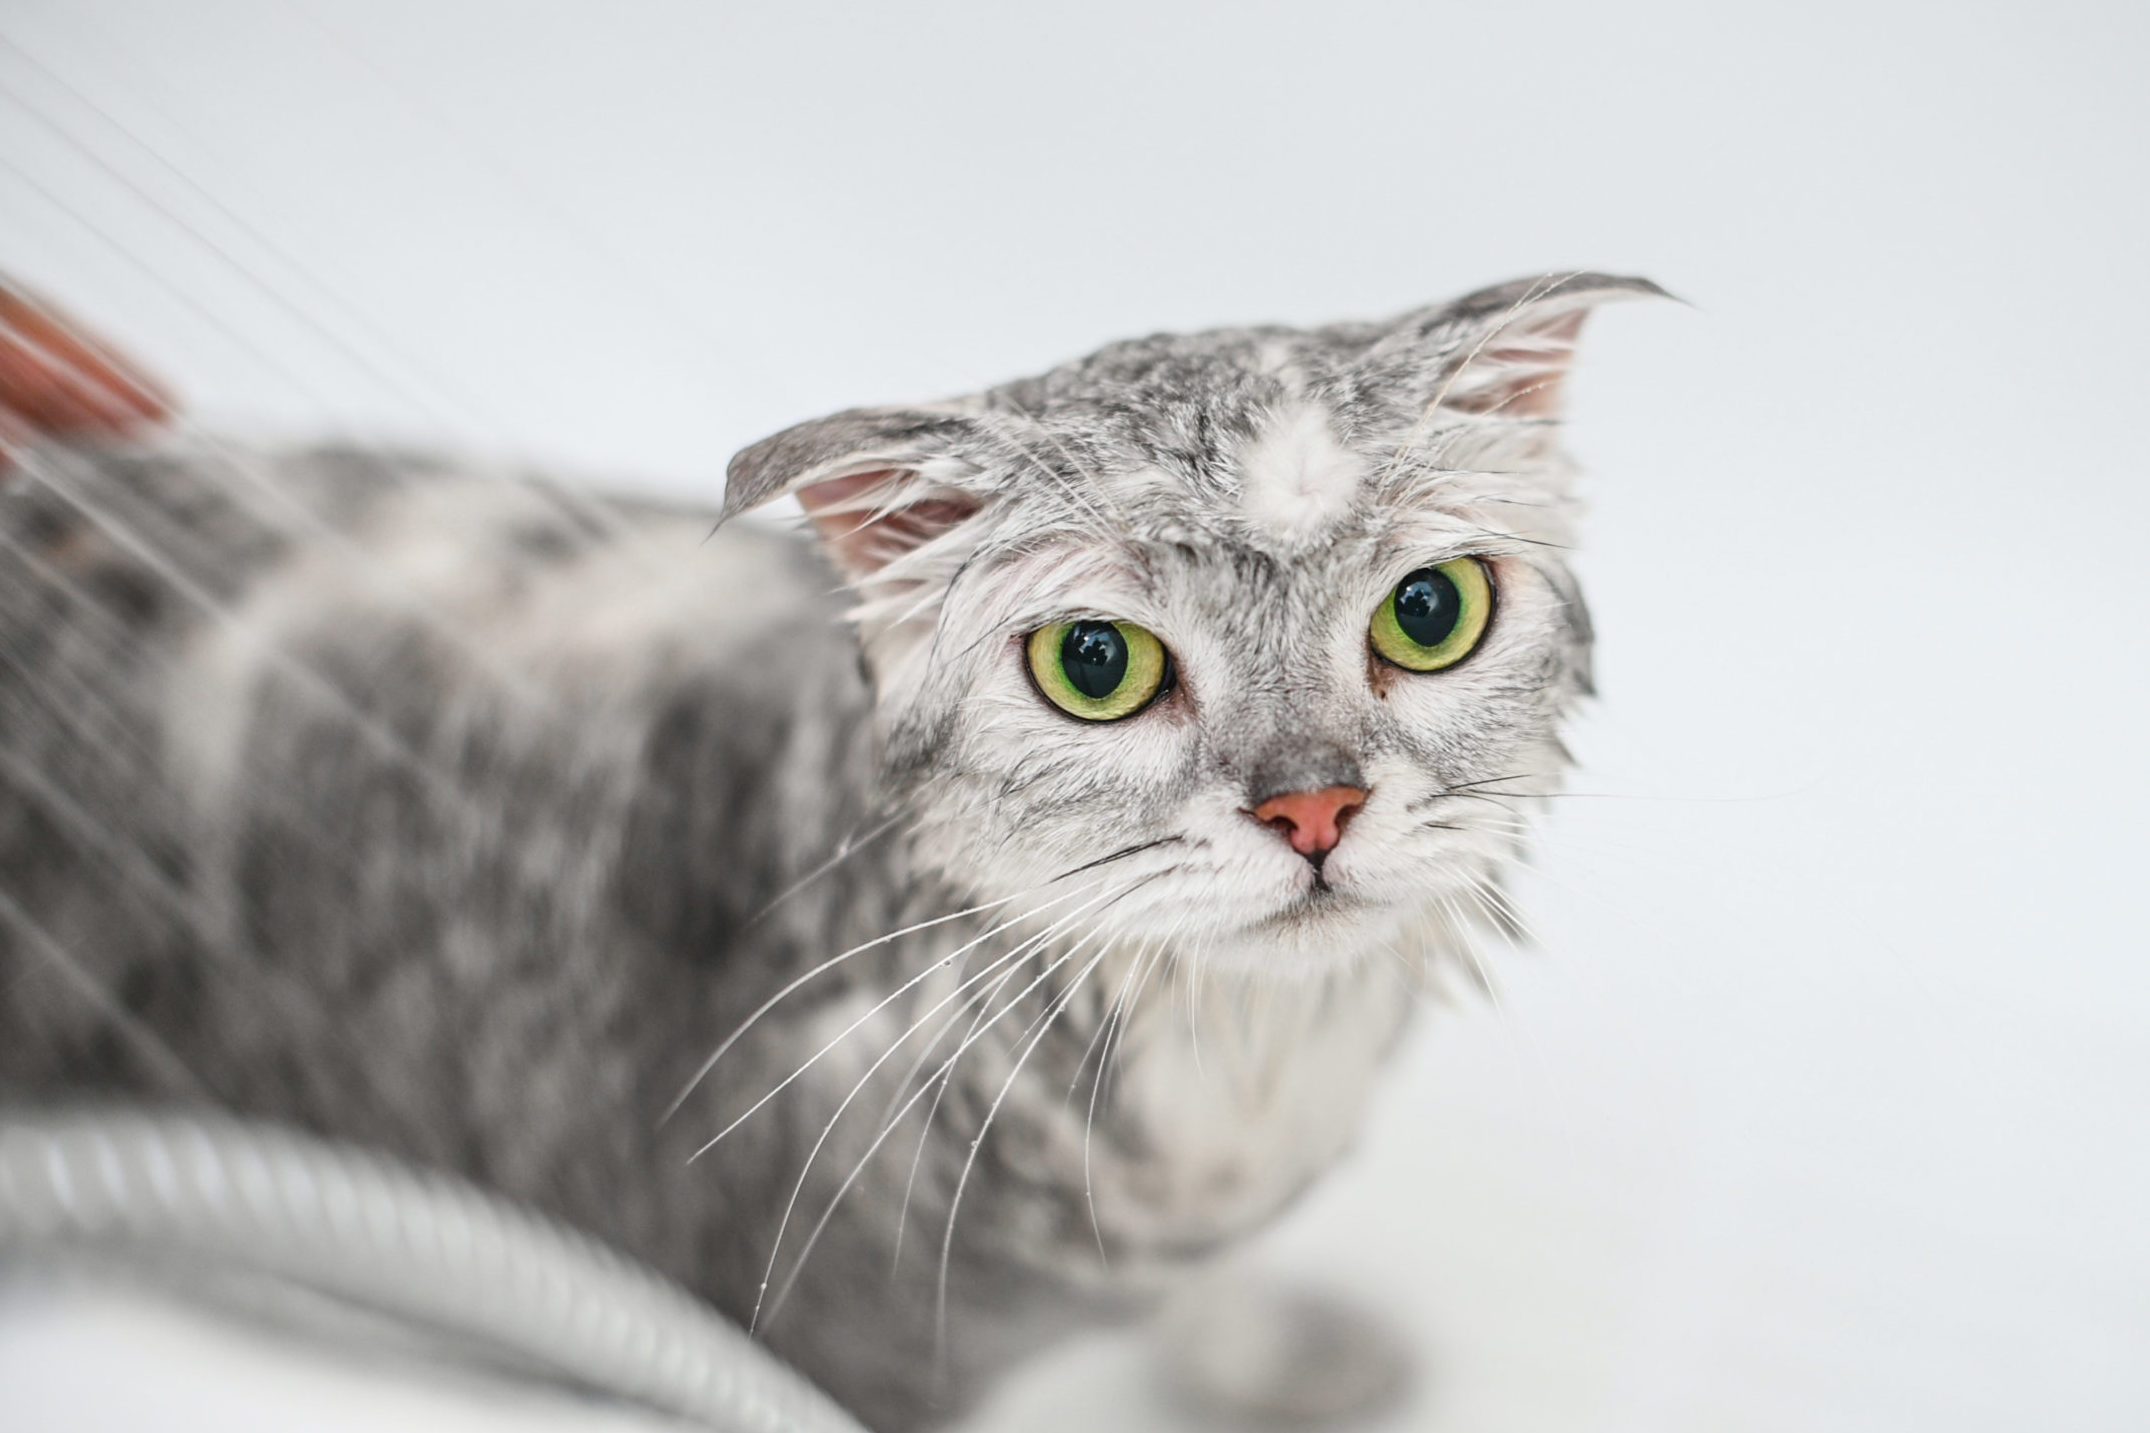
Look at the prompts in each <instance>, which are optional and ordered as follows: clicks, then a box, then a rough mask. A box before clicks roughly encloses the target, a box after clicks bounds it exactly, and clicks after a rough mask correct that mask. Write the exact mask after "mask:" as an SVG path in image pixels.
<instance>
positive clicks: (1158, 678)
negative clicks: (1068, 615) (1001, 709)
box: [1027, 622, 1172, 721]
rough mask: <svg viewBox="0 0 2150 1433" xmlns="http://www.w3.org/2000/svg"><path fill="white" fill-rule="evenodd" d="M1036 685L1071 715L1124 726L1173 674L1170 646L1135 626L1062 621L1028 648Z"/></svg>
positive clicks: (1032, 638)
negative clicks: (1124, 719)
mask: <svg viewBox="0 0 2150 1433" xmlns="http://www.w3.org/2000/svg"><path fill="white" fill-rule="evenodd" d="M1027 650H1028V652H1029V656H1030V676H1031V680H1033V681H1035V682H1036V683H1037V684H1038V690H1039V691H1041V692H1043V693H1044V694H1045V699H1046V700H1047V701H1049V702H1051V703H1052V704H1053V705H1054V706H1056V707H1058V708H1060V710H1062V711H1064V712H1066V713H1067V714H1068V715H1069V716H1074V717H1081V718H1082V719H1083V720H1084V721H1118V720H1119V719H1120V718H1122V717H1130V716H1133V715H1134V714H1135V713H1136V712H1139V711H1141V710H1142V709H1143V708H1144V707H1146V706H1148V705H1149V704H1150V699H1151V698H1153V697H1155V696H1156V695H1157V694H1158V692H1160V691H1161V690H1163V689H1164V685H1165V680H1166V678H1168V677H1169V676H1170V675H1171V674H1172V661H1171V658H1169V657H1167V656H1166V655H1165V648H1164V643H1162V642H1160V641H1158V640H1157V639H1156V638H1155V637H1153V636H1151V635H1150V634H1149V633H1148V632H1145V631H1144V630H1143V629H1142V628H1140V627H1137V626H1135V625H1134V624H1133V623H1132V622H1061V623H1057V624H1055V625H1054V626H1051V627H1040V628H1039V629H1038V630H1037V631H1035V632H1033V633H1031V634H1030V641H1029V643H1028V644H1027Z"/></svg>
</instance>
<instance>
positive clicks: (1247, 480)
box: [1237, 399, 1367, 548]
mask: <svg viewBox="0 0 2150 1433" xmlns="http://www.w3.org/2000/svg"><path fill="white" fill-rule="evenodd" d="M1237 456H1238V468H1239V485H1240V492H1239V509H1240V515H1241V517H1242V518H1243V519H1244V520H1245V521H1246V523H1247V525H1248V527H1250V528H1251V529H1252V530H1253V531H1254V532H1255V533H1256V534H1258V535H1259V536H1262V537H1266V538H1269V539H1272V540H1274V541H1276V542H1277V543H1279V544H1281V545H1283V546H1285V547H1288V548H1289V547H1298V546H1302V545H1304V544H1307V543H1310V542H1314V541H1318V540H1319V539H1320V538H1321V537H1322V536H1324V535H1325V534H1327V533H1328V532H1330V531H1331V530H1332V529H1334V528H1335V527H1336V525H1337V524H1338V523H1339V522H1341V521H1342V520H1343V518H1344V517H1345V516H1346V515H1347V514H1348V513H1350V511H1351V510H1352V504H1353V502H1354V500H1355V499H1356V498H1357V497H1358V494H1359V490H1360V487H1361V486H1362V485H1363V484H1364V482H1365V481H1366V476H1367V464H1366V459H1365V458H1364V457H1363V456H1362V455H1360V454H1358V453H1355V452H1353V451H1351V450H1350V449H1349V448H1346V447H1345V446H1344V445H1343V444H1342V443H1340V442H1338V441H1337V437H1336V433H1335V429H1334V427H1333V425H1332V423H1331V420H1330V416H1329V414H1328V412H1327V410H1325V409H1324V408H1323V407H1321V405H1319V404H1317V403H1313V402H1309V401H1306V400H1303V399H1301V400H1296V401H1293V402H1289V403H1286V404H1283V405H1281V406H1280V407H1278V408H1277V409H1276V410H1275V412H1274V413H1272V414H1271V415H1270V416H1269V418H1268V421H1267V422H1266V423H1264V424H1263V425H1262V426H1261V428H1260V429H1259V430H1258V431H1257V432H1256V433H1255V434H1254V436H1253V437H1252V438H1251V439H1250V440H1248V441H1247V442H1245V443H1243V444H1241V445H1240V449H1239V453H1238V455H1237Z"/></svg>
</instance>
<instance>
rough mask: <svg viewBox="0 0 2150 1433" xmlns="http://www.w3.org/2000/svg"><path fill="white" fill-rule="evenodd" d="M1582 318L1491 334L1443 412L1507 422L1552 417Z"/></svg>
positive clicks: (1521, 325)
mask: <svg viewBox="0 0 2150 1433" xmlns="http://www.w3.org/2000/svg"><path fill="white" fill-rule="evenodd" d="M1586 317H1588V315H1587V314H1586V313H1582V312H1576V313H1570V314H1562V315H1561V316H1560V317H1559V318H1556V319H1553V320H1551V321H1550V322H1540V323H1536V324H1527V323H1522V322H1517V323H1515V324H1513V325H1512V326H1510V327H1509V328H1508V329H1506V330H1504V331H1502V332H1500V333H1497V334H1495V335H1494V336H1493V337H1492V338H1491V339H1489V340H1488V341H1487V343H1486V345H1485V347H1484V348H1481V349H1480V350H1479V351H1478V353H1477V354H1476V356H1474V357H1473V358H1472V359H1471V360H1470V363H1469V365H1468V367H1466V368H1465V369H1464V371H1463V372H1461V373H1459V374H1458V375H1457V377H1456V383H1455V387H1454V390H1453V391H1452V392H1451V393H1450V395H1449V397H1448V400H1447V406H1448V407H1451V408H1458V409H1461V410H1463V411H1465V412H1469V413H1499V414H1501V415H1503V416H1504V417H1511V418H1551V417H1554V416H1555V415H1557V414H1558V413H1559V411H1560V385H1561V383H1562V382H1563V381H1564V380H1565V379H1566V378H1567V376H1568V364H1569V363H1570V362H1571V361H1573V359H1574V357H1575V340H1576V338H1577V337H1579V336H1580V335H1581V333H1582V331H1583V320H1584V319H1585V318H1586Z"/></svg>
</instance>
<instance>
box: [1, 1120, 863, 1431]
mask: <svg viewBox="0 0 2150 1433" xmlns="http://www.w3.org/2000/svg"><path fill="white" fill-rule="evenodd" d="M25 1251H28V1252H34V1253H40V1254H50V1253H85V1254H98V1255H116V1256H119V1257H122V1258H126V1259H142V1260H150V1261H158V1262H166V1263H168V1262H170V1261H172V1260H174V1259H178V1260H181V1261H183V1262H184V1263H186V1264H187V1265H188V1266H189V1267H192V1268H211V1269H221V1270H225V1271H229V1272H237V1273H241V1274H245V1275H250V1276H254V1277H257V1278H267V1279H269V1280H272V1281H275V1282H277V1283H281V1284H288V1285H292V1286H295V1287H297V1288H299V1289H302V1290H305V1291H307V1292H310V1293H314V1294H323V1295H328V1296H330V1297H332V1298H333V1299H336V1300H339V1301H342V1302H344V1303H347V1304H350V1305H354V1306H356V1307H358V1308H360V1309H363V1310H368V1311H371V1312H374V1313H377V1314H382V1315H386V1316H388V1317H389V1318H391V1319H393V1320H397V1321H399V1322H403V1323H407V1324H412V1325H417V1326H420V1327H423V1328H425V1329H427V1330H429V1331H430V1332H432V1333H434V1334H436V1335H437V1334H446V1335H450V1336H453V1337H457V1338H461V1339H466V1340H469V1341H471V1342H473V1343H474V1344H476V1345H477V1346H478V1347H479V1348H481V1349H484V1350H486V1351H488V1352H491V1353H493V1354H495V1355H497V1356H502V1357H505V1358H507V1359H510V1360H513V1361H519V1362H521V1363H523V1364H524V1365H526V1366H530V1367H534V1368H535V1369H537V1370H539V1371H541V1372H544V1373H547V1374H549V1375H551V1376H553V1377H557V1378H559V1379H561V1380H562V1381H565V1382H568V1383H572V1384H577V1385H580V1386H582V1387H585V1388H588V1389H592V1390H596V1391H599V1392H603V1393H607V1394H611V1395H613V1396H616V1397H619V1398H622V1399H626V1400H629V1401H632V1402H635V1403H639V1404H642V1405H643V1406H645V1407H649V1408H652V1409H656V1410H659V1411H661V1412H665V1413H670V1414H673V1415H675V1416H678V1417H682V1418H686V1419H688V1420H691V1421H693V1422H696V1423H700V1424H703V1425H705V1426H707V1427H710V1428H715V1429H721V1430H724V1433H861V1430H860V1428H859V1425H858V1424H857V1423H856V1422H855V1421H854V1420H853V1419H852V1418H850V1416H849V1415H847V1414H845V1413H844V1412H843V1411H842V1410H841V1409H839V1408H838V1407H837V1406H836V1405H835V1404H834V1403H833V1402H831V1401H830V1400H829V1399H828V1397H827V1396H826V1395H824V1394H822V1393H821V1392H819V1391H818V1390H816V1389H815V1388H814V1387H813V1386H812V1385H810V1384H809V1383H808V1382H807V1381H806V1380H805V1379H804V1378H802V1377H800V1376H799V1375H798V1374H797V1373H795V1372H794V1371H792V1370H791V1369H790V1368H788V1367H786V1366H785V1365H783V1364H782V1363H780V1362H778V1361H777V1359H776V1358H774V1357H773V1356H772V1355H771V1354H769V1353H768V1351H767V1350H765V1349H763V1348H762V1347H761V1346H759V1345H758V1344H755V1343H753V1342H751V1341H750V1340H749V1339H748V1338H747V1337H746V1336H745V1334H743V1333H742V1332H741V1331H740V1330H739V1328H738V1327H737V1326H736V1325H735V1324H732V1323H731V1322H729V1321H728V1320H726V1319H725V1318H724V1317H723V1316H722V1315H720V1314H718V1313H717V1312H716V1311H715V1310H713V1309H711V1308H709V1307H708V1306H707V1305H705V1304H703V1303H702V1302H701V1301H699V1300H697V1299H695V1298H694V1297H693V1296H691V1295H690V1294H688V1293H687V1292H686V1291H685V1290H683V1289H681V1288H679V1287H678V1286H677V1285H675V1284H673V1283H671V1282H669V1281H668V1280H665V1279H663V1278H661V1277H659V1276H658V1275H656V1274H654V1273H652V1272H651V1271H650V1270H648V1269H646V1268H644V1267H643V1266H642V1265H640V1264H637V1263H635V1262H633V1261H632V1260H629V1259H627V1258H625V1257H624V1256H622V1255H620V1254H619V1253H617V1252H615V1251H613V1250H611V1249H609V1248H607V1247H605V1246H603V1245H601V1244H599V1243H598V1242H597V1241H595V1240H592V1239H590V1238H587V1237H585V1236H583V1235H581V1234H577V1233H575V1232H573V1231H571V1230H569V1229H566V1228H564V1227H562V1226H561V1225H559V1224H557V1223H555V1222H553V1221H552V1220H549V1219H546V1218H543V1217H541V1216H539V1215H536V1214H533V1213H531V1212H529V1211H528V1210H525V1209H522V1208H519V1207H517V1206H515V1205H512V1204H510V1203H508V1202H507V1201H505V1200H502V1199H499V1198H497V1197H495V1196H493V1195H489V1194H486V1193H484V1192H482V1191H480V1190H479V1189H477V1188H476V1187H474V1186H472V1185H470V1184H467V1183H465V1182H463V1181H461V1180H457V1179H452V1178H448V1177H445V1176H440V1175H433V1174H423V1173H419V1172H417V1171H414V1170H411V1169H408V1168H405V1167H402V1166H399V1165H396V1164H394V1163H391V1162H389V1161H387V1160H384V1159H379V1158H376V1157H373V1156H371V1155H366V1154H362V1153H359V1152H357V1151H354V1150H350V1149H347V1148H343V1147H340V1146H337V1145H334V1144H330V1143H327V1142H325V1141H321V1140H317V1139H311V1138H307V1137H304V1136H300V1135H296V1134H293V1133H290V1132H287V1131H283V1130H279V1129H275V1128H271V1127H267V1126H261V1125H250V1124H245V1123H242V1122H239V1121H236V1120H230V1119H226V1118H223V1117H221V1116H214V1115H195V1114H187V1115H174V1114H148V1113H138V1112H134V1111H121V1112H114V1111H98V1110H91V1111H63V1112H43V1111H10V1110H4V1109H0V1255H4V1254H11V1253H19V1252H25Z"/></svg>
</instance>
